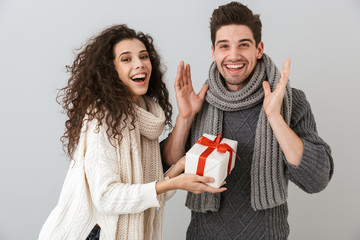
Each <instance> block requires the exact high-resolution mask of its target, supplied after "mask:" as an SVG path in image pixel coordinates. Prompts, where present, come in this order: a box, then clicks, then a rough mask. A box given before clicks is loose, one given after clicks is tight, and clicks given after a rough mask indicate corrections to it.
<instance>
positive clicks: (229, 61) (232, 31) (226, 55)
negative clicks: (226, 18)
mask: <svg viewBox="0 0 360 240" xmlns="http://www.w3.org/2000/svg"><path fill="white" fill-rule="evenodd" d="M211 49H212V58H213V60H214V61H215V62H216V65H217V67H218V69H219V72H220V73H221V75H222V76H223V78H224V79H225V84H226V87H227V88H228V89H229V90H231V91H237V90H240V89H242V88H243V87H245V86H246V84H247V83H248V82H249V80H250V77H249V76H251V74H252V72H253V70H254V69H255V66H256V63H257V60H258V59H260V58H261V56H262V54H263V51H264V44H263V43H262V42H260V43H259V44H258V45H257V46H256V43H255V39H254V37H253V33H252V32H251V30H250V28H249V27H247V26H245V25H235V24H232V25H226V26H222V27H221V28H219V30H218V31H217V32H216V37H215V46H211Z"/></svg>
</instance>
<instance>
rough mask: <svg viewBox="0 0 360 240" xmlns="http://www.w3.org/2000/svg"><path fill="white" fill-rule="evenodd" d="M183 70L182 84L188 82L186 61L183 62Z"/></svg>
mask: <svg viewBox="0 0 360 240" xmlns="http://www.w3.org/2000/svg"><path fill="white" fill-rule="evenodd" d="M181 71H182V84H181V86H184V85H186V84H187V81H188V80H187V75H186V69H185V63H184V62H182V68H181Z"/></svg>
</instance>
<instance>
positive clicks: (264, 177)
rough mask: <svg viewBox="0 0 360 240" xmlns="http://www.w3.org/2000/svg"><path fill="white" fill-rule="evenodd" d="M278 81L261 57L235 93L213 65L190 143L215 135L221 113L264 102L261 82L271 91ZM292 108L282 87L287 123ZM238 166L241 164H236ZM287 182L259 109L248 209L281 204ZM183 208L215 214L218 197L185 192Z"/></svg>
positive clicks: (276, 73) (276, 72)
mask: <svg viewBox="0 0 360 240" xmlns="http://www.w3.org/2000/svg"><path fill="white" fill-rule="evenodd" d="M279 79H280V72H279V70H278V69H277V68H276V66H275V64H274V63H273V62H272V60H271V59H270V57H268V56H267V55H266V54H263V56H262V58H261V59H260V60H259V61H258V63H257V66H256V68H255V71H254V73H253V75H252V77H251V80H250V81H249V83H248V84H247V85H246V86H245V87H244V88H243V89H241V90H239V91H234V92H232V91H229V90H228V89H227V88H226V87H225V86H224V84H223V80H222V79H221V75H220V73H219V71H218V69H217V66H216V63H215V62H214V63H212V65H211V66H210V70H209V78H208V80H207V81H206V83H208V84H209V90H208V91H207V94H206V98H205V102H204V105H203V107H202V109H201V110H200V112H199V113H198V114H197V116H196V118H195V120H194V124H193V126H192V129H191V133H190V138H191V144H194V143H195V142H196V141H197V140H198V139H199V138H200V137H201V136H202V134H203V133H208V134H213V135H218V134H219V133H221V131H222V125H223V122H222V120H223V112H224V111H239V110H243V109H247V108H251V107H253V106H255V105H257V104H259V103H260V102H262V101H263V99H264V91H263V88H262V82H263V81H268V82H269V84H270V87H271V90H272V91H273V90H274V89H275V87H276V85H277V83H278V81H279ZM291 107H292V95H291V88H290V85H289V84H288V85H287V86H286V91H285V96H284V100H283V104H282V115H283V117H284V119H285V121H286V123H287V124H289V123H290V117H291ZM237 164H241V162H239V163H237ZM287 186H288V180H287V179H286V177H285V172H284V163H283V153H282V151H281V149H280V147H279V144H278V142H277V140H276V138H275V136H274V134H273V132H272V129H271V126H270V124H269V122H268V121H267V117H266V114H265V111H264V109H263V108H262V109H261V111H260V115H259V120H258V123H257V128H256V134H255V144H254V154H253V159H252V168H251V206H252V208H253V209H254V210H262V209H267V208H272V207H275V206H278V205H281V204H283V203H285V202H286V199H287ZM186 206H187V207H188V208H190V209H191V210H193V211H196V212H206V211H218V209H219V207H220V194H211V193H202V194H197V195H196V194H193V193H190V192H189V193H188V196H187V199H186Z"/></svg>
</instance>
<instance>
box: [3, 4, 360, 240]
mask: <svg viewBox="0 0 360 240" xmlns="http://www.w3.org/2000/svg"><path fill="white" fill-rule="evenodd" d="M226 2H228V1H205V0H198V1H189V0H186V1H184V0H183V1H119V0H117V1H112V0H109V1H101V2H100V1H89V0H86V1H85V0H82V1H70V0H62V1H45V0H31V1H28V0H23V1H21V0H12V1H10V0H0V127H1V132H0V158H1V167H0V192H1V197H0V239H1V240H5V239H6V240H7V239H36V238H37V236H38V232H39V230H40V228H41V226H42V224H43V223H44V221H45V219H46V218H47V216H48V215H49V213H50V211H51V210H52V209H53V207H54V206H55V204H56V202H57V200H58V197H59V193H60V190H61V186H62V183H63V181H64V177H65V174H66V171H67V167H68V159H67V158H66V157H65V155H64V153H63V151H62V146H61V143H60V141H59V138H60V137H61V135H62V134H63V130H64V120H65V116H64V115H62V114H61V113H60V111H61V108H60V106H59V105H57V104H56V102H55V96H56V92H57V91H56V89H58V88H61V87H63V86H64V85H65V82H66V80H67V78H68V75H67V74H66V73H65V67H64V66H65V65H66V64H70V63H71V61H72V59H73V53H72V51H73V49H75V48H78V47H80V46H81V44H82V43H84V42H85V40H86V39H87V38H88V37H90V36H92V35H94V34H96V33H98V32H99V31H100V30H102V29H104V28H105V27H107V26H110V25H112V24H118V23H127V24H128V25H129V26H130V27H132V28H135V29H136V30H141V31H144V32H146V33H150V34H151V35H152V36H153V37H154V39H155V44H156V46H157V47H158V50H159V52H160V54H161V56H162V58H163V62H164V64H165V65H166V66H167V73H166V81H167V85H168V88H169V90H170V94H171V102H172V103H173V104H174V108H175V111H174V118H173V119H175V117H176V114H177V107H176V101H175V96H174V90H173V82H174V79H175V75H176V66H177V64H178V62H179V61H180V60H185V61H186V62H187V63H190V64H191V66H192V76H193V81H194V88H195V90H196V91H199V90H200V87H201V85H202V83H203V81H204V80H205V79H206V77H207V72H208V67H209V64H210V63H211V51H210V34H209V26H208V25H209V18H210V15H211V13H212V10H213V9H214V8H216V7H217V6H218V5H222V4H224V3H226ZM244 3H246V4H248V6H249V7H250V8H251V9H252V10H253V11H254V12H255V13H260V14H261V19H262V21H263V41H264V44H265V53H267V54H268V55H270V56H271V57H272V59H273V60H274V61H275V63H276V64H277V65H278V66H280V67H281V66H282V63H283V61H284V60H285V59H286V58H287V57H288V56H290V57H292V66H291V73H290V80H291V84H292V86H293V87H296V88H300V89H302V90H304V91H305V93H306V94H307V98H308V100H309V101H310V103H311V105H312V109H313V112H314V115H315V118H316V120H317V124H318V130H319V133H320V135H321V136H322V138H323V139H325V140H326V141H327V142H328V143H329V144H330V146H331V147H332V151H333V157H334V160H335V174H334V177H333V179H332V181H331V182H330V184H329V186H328V187H327V188H326V189H325V190H324V191H323V192H321V193H319V194H314V195H309V194H306V193H304V192H302V191H301V190H300V189H299V188H297V187H296V186H294V184H292V183H291V184H290V190H289V191H290V192H289V208H290V215H289V222H290V226H291V233H290V239H295V240H297V239H360V230H359V225H360V207H359V203H360V192H359V190H360V187H359V180H360V177H359V175H360V174H359V173H358V172H359V170H360V161H359V160H360V159H359V151H358V150H359V147H360V144H359V143H360V141H359V136H360V127H359V118H360V110H359V102H360V97H359V89H360V83H359V80H360V79H359V69H360V65H359V63H360V61H359V54H360V51H359V43H360V32H359V29H360V2H359V1H358V0H342V1H334V0H331V1H328V0H323V1H319V0H302V1H296V2H295V1H286V0H276V1H265V0H253V1H244ZM185 196H186V195H185V192H183V191H178V192H177V194H176V195H175V196H174V197H173V198H172V199H171V200H170V201H169V202H168V204H167V206H166V209H165V218H164V226H165V230H164V239H184V238H185V232H186V227H187V224H188V222H189V218H190V212H189V211H188V210H187V209H186V208H185V207H184V199H185Z"/></svg>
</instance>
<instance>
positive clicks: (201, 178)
mask: <svg viewBox="0 0 360 240" xmlns="http://www.w3.org/2000/svg"><path fill="white" fill-rule="evenodd" d="M195 176H196V179H195V180H196V181H198V182H202V183H212V182H214V181H215V179H214V178H212V177H206V176H199V175H195Z"/></svg>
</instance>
